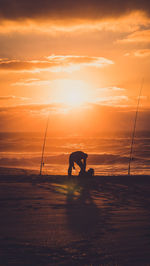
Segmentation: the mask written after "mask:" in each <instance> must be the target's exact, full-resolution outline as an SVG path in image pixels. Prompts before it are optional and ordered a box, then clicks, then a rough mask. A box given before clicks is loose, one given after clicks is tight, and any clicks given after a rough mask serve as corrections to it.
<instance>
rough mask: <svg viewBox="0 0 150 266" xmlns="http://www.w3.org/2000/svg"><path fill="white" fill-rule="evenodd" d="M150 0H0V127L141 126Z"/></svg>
mask: <svg viewBox="0 0 150 266" xmlns="http://www.w3.org/2000/svg"><path fill="white" fill-rule="evenodd" d="M149 73H150V3H149V2H148V1H146V0H144V1H138V0H130V1H129V0H127V1H116V0H112V1H111V0H110V1H108V0H106V1H100V0H99V1H98V0H93V1H89V0H86V1H85V0H80V1H72V0H70V1H68V0H61V1H60V0H55V1H51V0H47V1H42V0H39V1H38V0H37V1H31V0H30V1H29V0H13V1H12V0H0V81H1V82H0V131H41V130H44V128H45V124H46V120H47V116H48V113H49V112H50V122H49V123H50V126H49V131H50V132H51V134H54V135H58V136H59V135H66V134H67V133H68V134H71V135H79V134H94V135H95V134H99V132H101V131H110V130H112V131H115V130H130V129H131V128H132V122H133V117H134V113H135V108H136V105H137V97H138V94H139V89H140V86H141V82H142V79H144V84H143V90H142V96H141V102H140V113H139V122H138V129H139V130H149V129H150V123H149V114H150V89H149V87H150V74H149Z"/></svg>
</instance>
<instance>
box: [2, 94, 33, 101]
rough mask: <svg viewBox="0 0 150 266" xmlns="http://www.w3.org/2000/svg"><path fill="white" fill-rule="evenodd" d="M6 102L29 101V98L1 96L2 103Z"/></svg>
mask: <svg viewBox="0 0 150 266" xmlns="http://www.w3.org/2000/svg"><path fill="white" fill-rule="evenodd" d="M5 100H21V101H25V100H29V98H26V97H18V96H14V95H8V96H0V101H5Z"/></svg>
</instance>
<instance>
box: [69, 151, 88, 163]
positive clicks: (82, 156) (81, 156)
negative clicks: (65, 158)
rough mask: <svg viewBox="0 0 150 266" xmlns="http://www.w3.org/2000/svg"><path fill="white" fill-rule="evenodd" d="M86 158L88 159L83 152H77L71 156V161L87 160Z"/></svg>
mask: <svg viewBox="0 0 150 266" xmlns="http://www.w3.org/2000/svg"><path fill="white" fill-rule="evenodd" d="M85 158H87V154H86V153H84V152H82V151H75V152H73V153H71V155H70V159H72V160H75V161H76V160H81V159H85Z"/></svg>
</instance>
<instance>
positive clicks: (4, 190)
mask: <svg viewBox="0 0 150 266" xmlns="http://www.w3.org/2000/svg"><path fill="white" fill-rule="evenodd" d="M20 171H21V170H20ZM20 171H19V170H18V172H16V170H15V169H14V170H12V171H11V169H10V170H9V174H8V169H7V171H6V169H1V175H0V213H1V219H0V265H1V266H3V265H19V266H20V265H150V252H149V250H150V197H149V190H150V176H130V177H128V176H95V177H93V178H91V179H89V178H79V177H75V176H74V177H72V178H68V177H67V176H38V175H35V174H31V173H30V174H29V173H27V172H26V173H24V174H23V173H21V172H20ZM10 172H11V174H10Z"/></svg>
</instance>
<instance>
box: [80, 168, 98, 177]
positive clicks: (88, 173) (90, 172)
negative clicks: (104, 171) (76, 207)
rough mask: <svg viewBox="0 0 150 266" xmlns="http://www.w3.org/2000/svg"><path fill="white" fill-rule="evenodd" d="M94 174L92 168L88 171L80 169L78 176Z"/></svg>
mask: <svg viewBox="0 0 150 266" xmlns="http://www.w3.org/2000/svg"><path fill="white" fill-rule="evenodd" d="M92 176H94V169H93V168H90V169H89V170H88V171H85V172H84V171H80V172H79V177H92Z"/></svg>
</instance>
